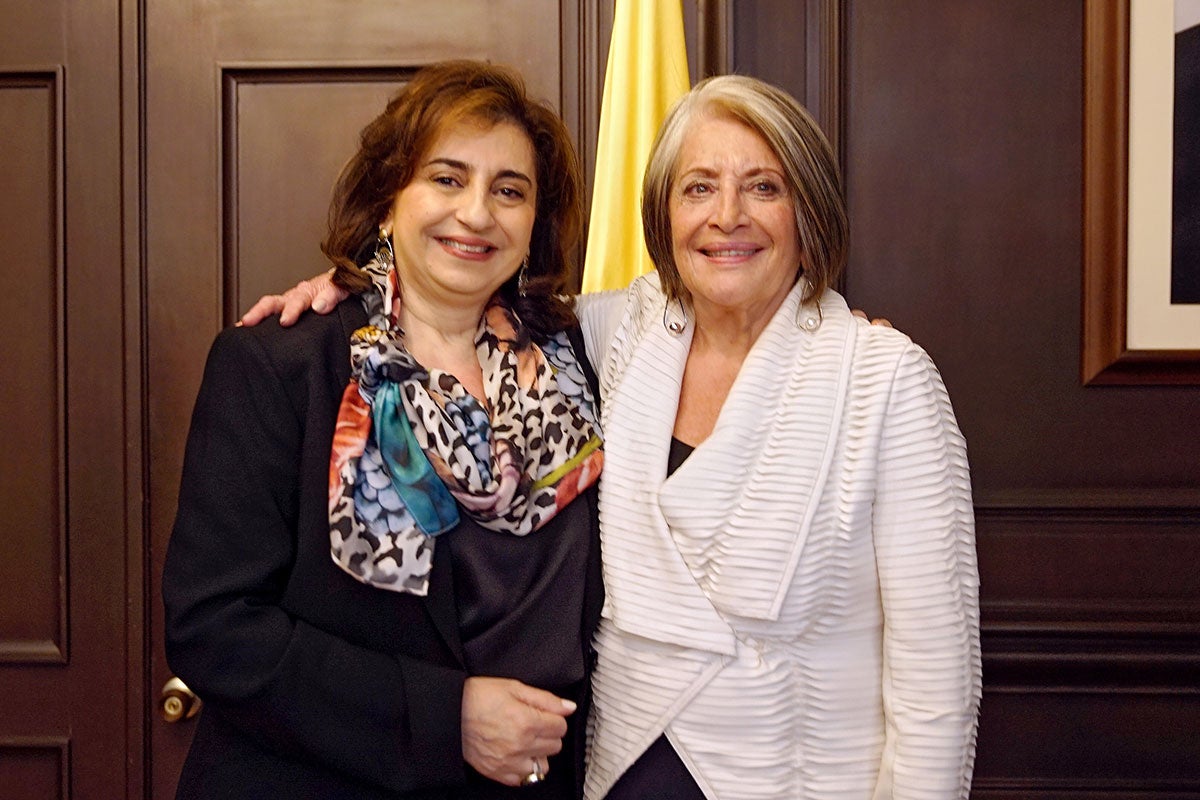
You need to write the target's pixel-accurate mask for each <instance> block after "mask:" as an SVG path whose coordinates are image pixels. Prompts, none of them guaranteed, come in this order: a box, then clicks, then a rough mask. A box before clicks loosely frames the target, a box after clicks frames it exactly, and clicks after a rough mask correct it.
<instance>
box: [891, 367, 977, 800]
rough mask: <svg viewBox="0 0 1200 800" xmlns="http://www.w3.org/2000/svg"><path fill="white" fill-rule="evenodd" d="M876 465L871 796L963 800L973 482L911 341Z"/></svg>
mask: <svg viewBox="0 0 1200 800" xmlns="http://www.w3.org/2000/svg"><path fill="white" fill-rule="evenodd" d="M878 469H879V472H878V484H877V494H876V497H875V504H874V513H873V532H874V534H873V535H874V541H875V551H876V557H877V561H878V569H879V585H880V593H881V600H882V604H883V612H884V634H883V646H884V652H883V699H884V715H885V721H886V744H885V748H884V754H883V762H882V764H881V768H880V776H879V785H878V787H877V790H876V795H875V796H876V798H889V799H894V800H908V799H909V798H911V800H918V799H919V800H935V799H936V798H946V799H947V800H949V799H950V798H963V799H964V800H965V798H966V797H967V795H968V794H969V792H970V785H971V773H972V768H973V764H974V755H975V734H976V729H977V723H978V710H979V699H980V692H981V667H980V664H981V659H980V648H979V599H978V593H979V578H978V572H977V567H976V558H975V530H974V513H973V510H972V504H971V484H970V477H969V474H968V469H967V453H966V443H965V441H964V440H963V437H962V434H961V433H960V432H959V429H958V424H957V422H956V421H955V418H954V412H953V410H952V409H951V407H950V399H949V397H948V396H947V393H946V388H945V386H944V384H943V383H942V379H941V376H940V375H939V373H938V371H937V368H936V367H935V366H934V365H933V362H932V361H931V360H930V359H929V357H928V355H926V354H925V352H924V351H923V350H921V348H919V347H917V346H916V345H910V346H909V347H908V348H907V349H906V350H905V352H904V354H903V355H902V357H901V359H900V362H899V365H898V367H897V371H896V374H895V377H894V380H893V384H892V387H891V396H890V399H889V403H888V411H887V416H886V419H885V422H884V426H883V430H882V438H881V441H880V450H879V465H878Z"/></svg>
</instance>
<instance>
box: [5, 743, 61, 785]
mask: <svg viewBox="0 0 1200 800" xmlns="http://www.w3.org/2000/svg"><path fill="white" fill-rule="evenodd" d="M70 776H71V748H70V744H69V742H68V741H67V740H66V739H61V738H45V737H13V736H0V787H5V792H6V794H5V797H8V796H10V795H8V794H7V792H9V791H18V792H20V796H21V797H29V798H34V797H36V798H41V799H42V800H56V798H62V799H64V800H65V798H68V797H70V796H71V794H70V790H69V788H68V787H70V785H71V778H70Z"/></svg>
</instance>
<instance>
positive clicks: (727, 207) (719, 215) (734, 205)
mask: <svg viewBox="0 0 1200 800" xmlns="http://www.w3.org/2000/svg"><path fill="white" fill-rule="evenodd" d="M744 218H745V208H744V207H743V205H742V193H741V192H739V191H738V190H737V187H733V186H726V187H723V188H722V189H721V191H719V192H717V198H716V203H715V204H714V206H713V213H712V218H711V222H712V224H713V225H715V226H716V227H717V228H720V229H721V230H723V231H726V232H728V231H731V230H733V229H734V228H737V227H738V226H739V225H741V224H742V221H743V220H744Z"/></svg>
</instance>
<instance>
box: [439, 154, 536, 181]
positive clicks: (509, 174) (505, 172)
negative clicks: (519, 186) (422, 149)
mask: <svg viewBox="0 0 1200 800" xmlns="http://www.w3.org/2000/svg"><path fill="white" fill-rule="evenodd" d="M430 164H445V165H446V166H447V167H450V168H451V169H461V170H462V171H463V172H470V171H471V165H470V164H468V163H467V162H465V161H459V160H458V159H455V158H431V159H429V161H428V162H426V166H429V165H430ZM496 177H497V178H514V179H516V180H519V181H525V183H528V184H529V185H530V186H533V179H532V178H530V177H529V176H528V175H526V174H525V173H524V172H521V171H520V170H515V169H502V170H500V171H499V172H498V173H496Z"/></svg>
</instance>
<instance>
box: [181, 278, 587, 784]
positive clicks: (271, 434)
mask: <svg viewBox="0 0 1200 800" xmlns="http://www.w3.org/2000/svg"><path fill="white" fill-rule="evenodd" d="M365 323H366V315H365V313H364V311H363V308H362V304H361V302H360V301H359V300H358V299H356V298H351V299H349V300H347V301H345V302H343V303H342V304H340V305H339V306H338V308H337V309H336V310H335V311H334V312H333V313H331V314H329V315H328V316H319V315H316V314H307V315H305V316H304V317H302V319H301V320H300V321H299V322H298V323H297V324H296V326H295V327H294V328H290V329H287V330H284V329H281V328H280V327H279V325H278V323H277V321H275V320H268V321H266V322H264V323H262V324H260V325H258V326H255V327H252V328H230V329H228V330H225V331H223V332H221V333H220V334H219V335H218V336H217V338H216V341H215V342H214V344H213V346H212V350H211V352H210V354H209V358H208V362H207V365H206V367H205V372H204V380H203V383H202V385H201V388H200V393H199V396H198V398H197V400H196V406H195V410H194V412H193V419H192V428H191V431H190V433H189V436H188V443H187V452H186V456H185V460H184V470H183V480H182V485H181V490H180V496H179V509H178V515H177V518H176V522H175V529H174V532H173V534H172V538H171V543H170V546H169V548H168V552H167V558H166V564H165V568H164V574H163V599H164V603H165V606H166V647H167V659H168V662H169V663H170V666H171V669H172V670H173V671H174V672H175V673H176V674H177V675H178V676H179V677H181V678H182V679H183V680H184V681H185V682H186V683H187V684H188V685H189V686H190V687H191V688H192V689H193V690H194V691H195V692H196V693H197V694H198V695H199V696H200V697H201V699H202V700H203V701H204V704H205V705H204V711H203V712H202V713H201V715H200V718H199V722H198V726H197V730H196V734H195V738H194V741H193V745H192V749H191V751H190V752H189V755H188V760H187V763H186V765H185V767H184V772H183V776H182V778H181V780H180V785H179V795H178V796H179V797H180V798H211V797H226V796H230V797H239V798H259V797H261V798H276V797H278V798H287V799H288V800H296V798H306V797H314V798H323V799H325V798H331V799H334V800H336V798H356V800H360V799H361V798H397V797H403V798H434V797H438V798H442V797H483V796H492V793H491V792H489V791H484V792H482V793H481V792H479V791H476V790H467V789H465V788H464V787H465V785H466V783H467V781H468V779H469V778H468V775H469V774H470V773H471V771H470V770H469V768H467V767H466V766H465V764H464V762H463V759H462V744H461V730H460V712H461V699H462V686H463V682H464V681H465V680H466V678H467V672H466V668H465V666H464V660H463V649H462V643H461V640H460V638H459V634H458V624H457V617H456V609H455V597H454V586H453V574H452V572H451V569H450V566H449V563H448V559H447V558H439V557H438V554H439V553H443V551H444V548H438V549H437V550H435V556H434V560H433V572H432V575H431V580H430V590H429V595H428V596H427V597H423V598H422V597H416V596H413V595H408V594H399V593H394V592H389V591H384V590H380V589H376V588H372V587H369V586H365V585H363V584H360V583H358V582H357V581H355V580H353V579H349V577H348V576H347V575H346V574H345V573H344V572H342V570H341V569H340V568H339V567H337V566H336V565H335V564H334V563H333V561H332V559H331V557H330V553H329V531H328V522H327V508H328V479H329V451H330V443H331V441H332V436H333V427H334V422H335V420H336V417H337V409H338V405H339V403H340V401H341V395H342V391H343V390H344V388H345V386H346V383H347V381H348V380H349V345H348V340H349V337H350V333H351V332H352V331H353V330H355V329H356V328H358V327H361V326H362V325H364V324H365ZM576 334H577V332H576ZM573 339H574V340H575V342H576V347H577V348H578V353H579V355H580V357H581V360H583V346H582V342H581V340H580V337H579V336H578V335H574V336H573ZM588 371H589V372H590V367H589V368H588ZM592 377H594V376H592ZM595 489H596V487H595V486H593V487H592V488H591V490H589V491H588V492H586V493H585V495H584V496H583V497H581V498H580V500H579V501H577V503H578V502H583V503H586V504H587V505H586V507H585V508H584V510H585V511H586V513H584V514H574V515H572V516H573V518H574V519H575V520H576V521H577V524H578V520H581V519H582V520H586V523H585V524H587V525H589V526H590V528H591V530H590V534H589V537H588V541H589V542H590V549H589V554H588V568H587V569H588V578H587V585H586V592H585V594H586V596H585V601H584V614H583V619H582V620H581V621H580V630H579V631H578V632H577V633H578V636H579V641H580V647H582V648H584V649H585V650H584V653H585V662H584V663H585V664H587V665H588V666H589V667H590V665H591V664H592V663H593V660H594V656H593V654H592V653H591V651H590V642H591V634H592V632H593V631H594V629H595V625H596V622H597V620H598V618H599V612H600V605H601V603H602V601H603V590H602V588H601V582H600V561H599V538H598V534H597V526H596V512H595V499H596V497H595V493H596V492H595ZM565 513H566V512H564V514H563V515H565ZM563 515H560V516H563ZM556 519H557V518H556ZM461 524H464V525H474V523H473V522H472V521H471V520H469V519H468V518H466V517H464V520H463V522H462V523H461ZM551 524H553V521H552V523H551ZM448 535H453V532H450V533H449V534H448ZM575 634H576V632H574V631H572V632H570V635H575ZM585 683H586V681H585ZM584 699H585V701H586V698H584ZM586 714H587V705H586V702H584V703H581V707H580V708H579V709H578V710H577V711H576V712H575V714H574V715H573V718H572V726H571V727H572V731H573V733H572V735H573V736H574V737H576V745H577V746H575V747H574V748H572V749H573V751H574V753H575V755H576V756H577V764H576V767H577V769H576V774H577V775H582V753H583V746H582V735H583V728H584V725H583V721H584V720H586ZM476 781H477V777H476ZM477 782H478V781H477ZM487 785H489V786H491V787H494V788H495V789H496V793H495V796H504V794H506V793H507V791H508V790H507V789H506V787H501V786H499V784H491V782H487ZM533 788H536V787H533ZM513 791H520V790H513ZM524 792H525V793H524V794H522V795H521V796H524V797H529V796H530V794H529V790H528V789H525V790H524Z"/></svg>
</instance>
